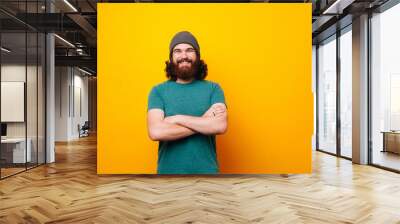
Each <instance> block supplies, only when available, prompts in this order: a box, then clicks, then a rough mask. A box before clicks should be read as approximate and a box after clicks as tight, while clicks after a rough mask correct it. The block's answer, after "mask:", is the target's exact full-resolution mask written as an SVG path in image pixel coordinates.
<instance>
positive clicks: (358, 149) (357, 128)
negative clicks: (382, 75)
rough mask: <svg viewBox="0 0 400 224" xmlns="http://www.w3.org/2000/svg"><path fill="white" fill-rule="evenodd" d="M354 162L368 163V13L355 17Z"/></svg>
mask: <svg viewBox="0 0 400 224" xmlns="http://www.w3.org/2000/svg"><path fill="white" fill-rule="evenodd" d="M352 28H353V40H352V44H353V80H352V81H353V102H352V103H353V124H352V125H353V130H352V134H353V136H352V139H353V140H352V145H353V154H352V157H353V162H354V163H358V164H367V163H368V15H366V14H363V15H361V16H360V17H357V18H355V19H353V25H352Z"/></svg>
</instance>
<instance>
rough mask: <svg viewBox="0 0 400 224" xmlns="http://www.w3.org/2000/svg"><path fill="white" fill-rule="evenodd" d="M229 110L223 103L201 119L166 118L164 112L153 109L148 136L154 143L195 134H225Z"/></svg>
mask: <svg viewBox="0 0 400 224" xmlns="http://www.w3.org/2000/svg"><path fill="white" fill-rule="evenodd" d="M227 118H228V116H227V110H226V106H225V104H223V103H215V104H213V105H212V106H211V107H210V108H209V109H208V110H207V111H206V112H205V113H204V114H203V115H202V116H201V117H195V116H188V115H174V116H169V117H164V111H163V110H160V109H151V110H149V111H148V113H147V128H148V134H149V137H150V138H151V140H153V141H171V140H177V139H180V138H184V137H187V136H190V135H193V134H195V133H202V134H205V135H217V134H223V133H225V132H226V130H227V128H228V124H227V123H228V122H227Z"/></svg>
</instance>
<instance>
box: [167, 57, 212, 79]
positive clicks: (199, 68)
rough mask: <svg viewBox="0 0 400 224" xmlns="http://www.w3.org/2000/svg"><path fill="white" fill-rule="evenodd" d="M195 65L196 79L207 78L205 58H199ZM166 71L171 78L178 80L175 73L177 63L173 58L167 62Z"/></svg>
mask: <svg viewBox="0 0 400 224" xmlns="http://www.w3.org/2000/svg"><path fill="white" fill-rule="evenodd" d="M193 65H194V66H195V69H194V70H195V74H194V78H195V79H196V80H203V79H205V78H206V76H207V64H206V63H205V62H204V61H203V60H198V59H197V60H196V61H195V62H194V63H193ZM165 72H166V73H167V78H168V79H169V80H172V81H176V79H177V75H176V74H175V65H174V63H173V62H172V60H170V61H166V62H165Z"/></svg>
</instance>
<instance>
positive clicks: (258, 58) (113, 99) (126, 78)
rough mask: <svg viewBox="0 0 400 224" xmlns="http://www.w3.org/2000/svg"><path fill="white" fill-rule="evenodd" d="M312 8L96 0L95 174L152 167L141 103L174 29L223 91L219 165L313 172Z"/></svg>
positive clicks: (153, 145) (159, 75)
mask: <svg viewBox="0 0 400 224" xmlns="http://www.w3.org/2000/svg"><path fill="white" fill-rule="evenodd" d="M311 14H312V13H311V4H308V3H299V4H293V3H290V4H275V3H274V4H271V3H229V4H228V3H217V4H211V3H204V4H198V3H185V4H178V3H168V4H167V3H159V4H158V3H139V4H129V3H127V4H125V3H121V4H107V3H99V4H98V153H97V162H98V164H97V165H98V166H97V171H98V173H99V174H152V173H156V169H157V146H158V143H157V142H153V141H151V140H150V138H149V137H148V134H147V127H146V114H147V100H148V95H149V92H150V90H151V88H152V87H153V86H154V85H156V84H159V83H161V82H163V81H165V80H166V75H165V71H164V68H165V61H166V60H168V58H169V48H168V47H169V43H170V41H171V38H172V37H173V35H174V34H175V33H177V32H179V31H182V30H187V31H190V32H191V33H193V34H194V35H195V36H196V38H197V40H198V42H199V44H200V48H201V58H202V59H203V60H204V61H205V62H206V63H207V64H208V76H207V78H206V79H207V80H211V81H214V82H217V83H219V84H220V86H221V87H222V88H223V90H224V94H225V99H226V103H227V105H228V114H229V115H228V117H229V118H228V123H229V124H228V131H227V133H226V134H224V135H219V136H217V157H218V161H219V165H220V172H221V173H251V174H253V173H254V174H258V173H309V172H311V147H312V146H311V137H312V132H313V96H312V75H311V33H312V32H311ZM294 18H295V19H294Z"/></svg>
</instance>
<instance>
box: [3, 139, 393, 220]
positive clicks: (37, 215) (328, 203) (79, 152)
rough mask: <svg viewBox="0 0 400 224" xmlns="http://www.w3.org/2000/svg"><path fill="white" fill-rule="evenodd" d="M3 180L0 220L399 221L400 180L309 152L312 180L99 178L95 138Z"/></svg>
mask: <svg viewBox="0 0 400 224" xmlns="http://www.w3.org/2000/svg"><path fill="white" fill-rule="evenodd" d="M56 152H57V153H56V163H55V164H51V165H46V166H41V167H39V168H36V169H33V170H29V171H28V172H26V173H22V174H19V175H16V176H13V177H10V178H8V179H5V180H2V181H0V223H45V222H47V223H373V224H376V223H385V224H386V223H400V175H399V174H395V173H391V172H387V171H384V170H380V169H377V168H374V167H369V166H359V165H353V164H352V163H351V162H350V161H347V160H343V159H338V158H336V157H333V156H330V155H326V154H323V153H319V152H316V153H314V161H313V167H314V168H313V174H310V175H289V176H280V175H233V176H232V175H223V176H218V177H207V176H188V177H185V178H182V177H174V176H169V177H157V176H145V175H141V176H138V175H112V176H98V175H97V174H96V141H95V138H94V137H89V138H85V139H82V140H80V141H76V142H70V143H68V144H57V148H56Z"/></svg>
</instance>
